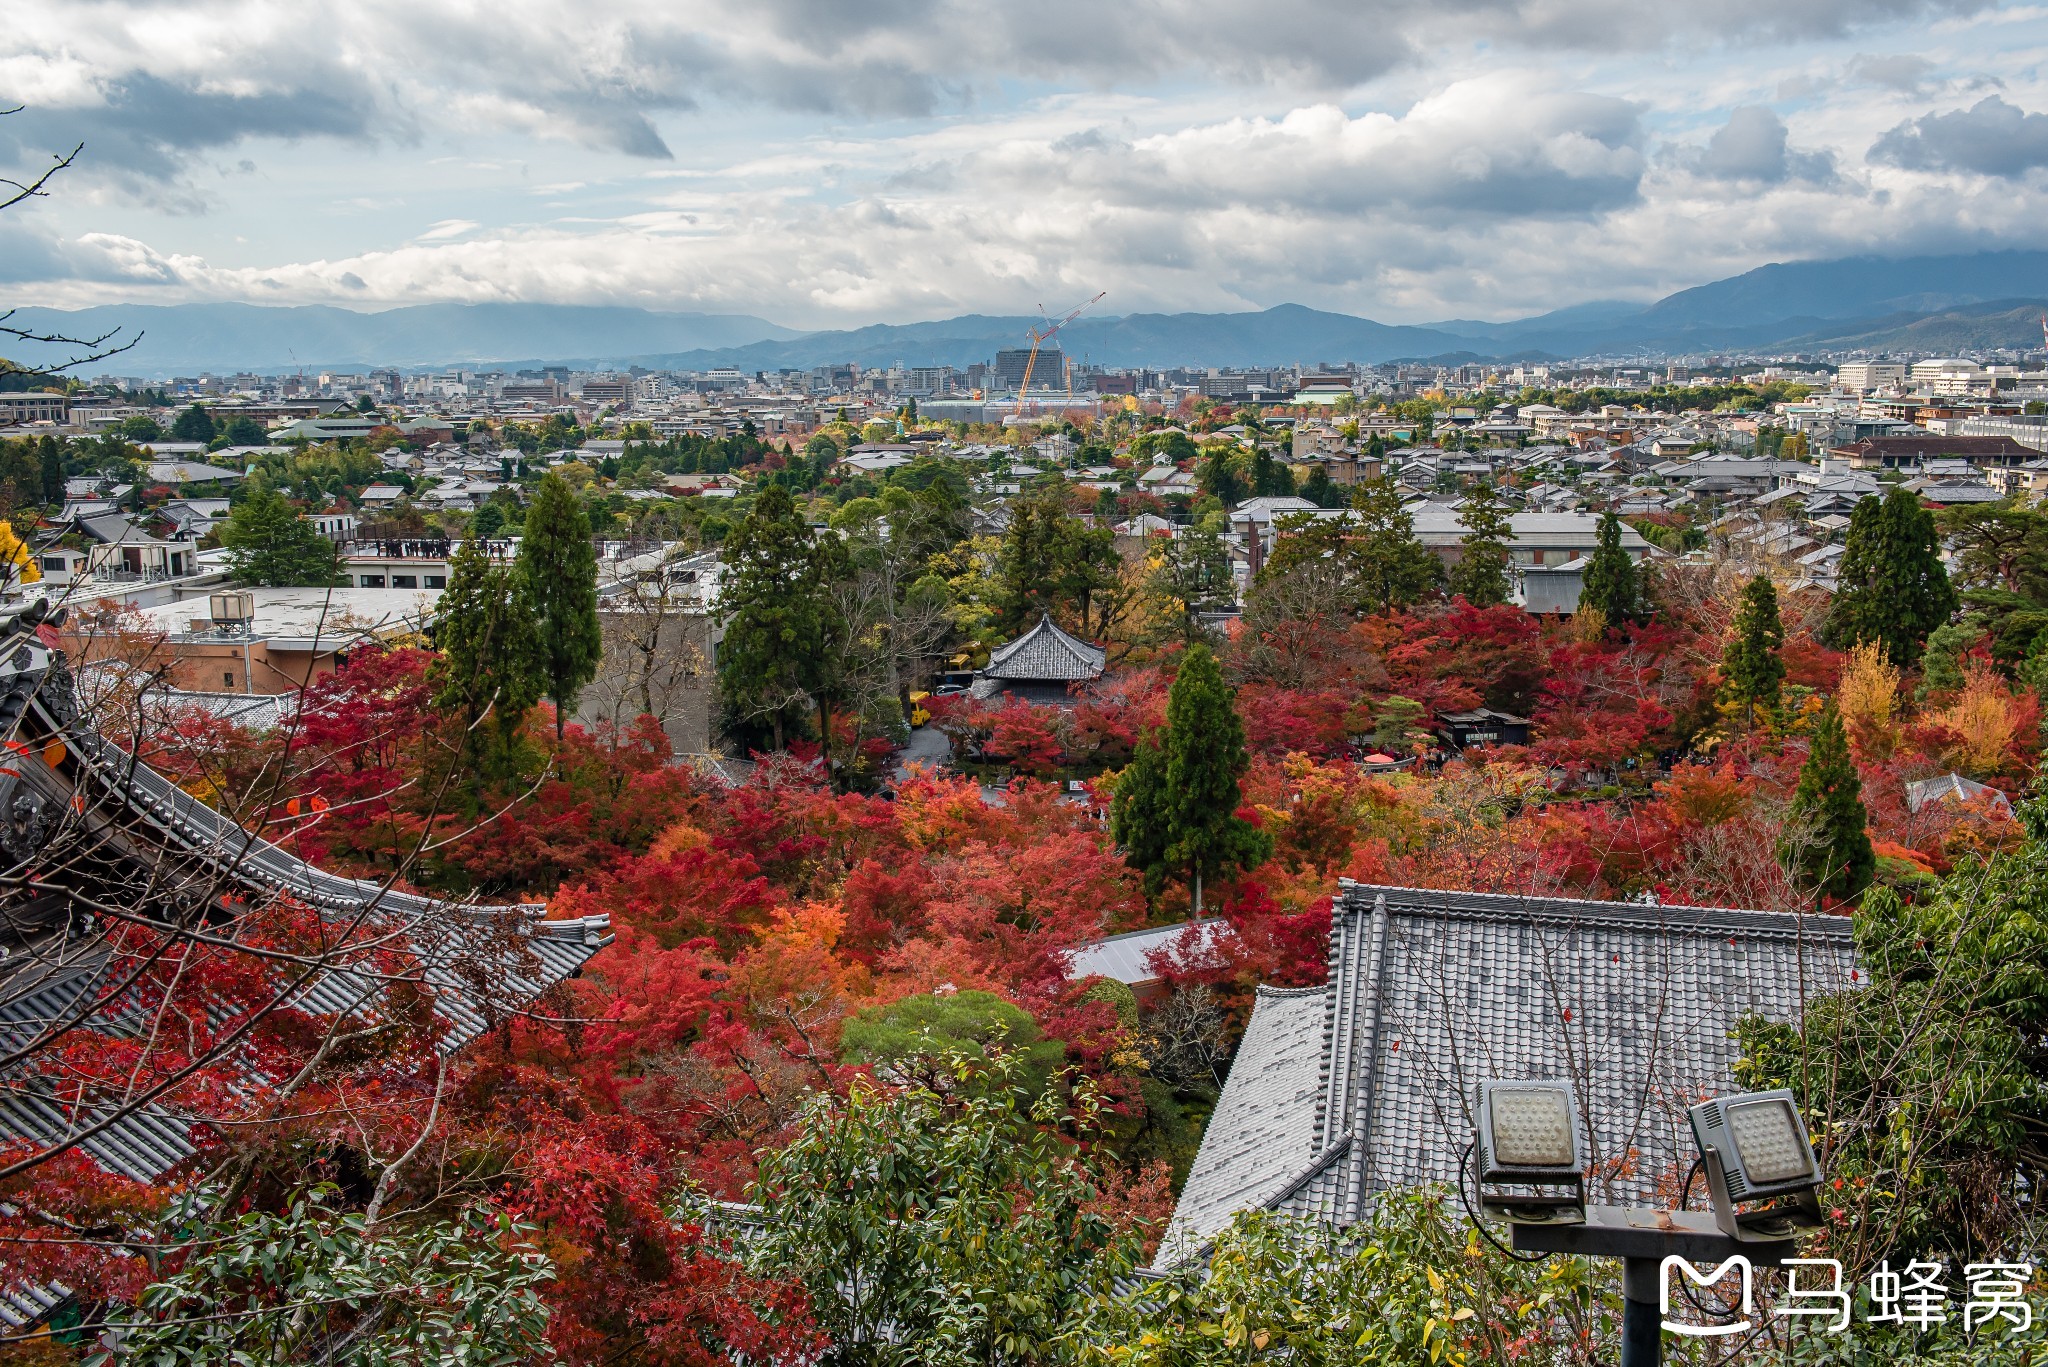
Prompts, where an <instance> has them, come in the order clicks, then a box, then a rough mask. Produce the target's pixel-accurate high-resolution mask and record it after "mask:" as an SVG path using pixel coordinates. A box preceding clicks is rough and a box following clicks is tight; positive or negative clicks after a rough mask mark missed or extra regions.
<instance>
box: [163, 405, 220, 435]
mask: <svg viewBox="0 0 2048 1367" xmlns="http://www.w3.org/2000/svg"><path fill="white" fill-rule="evenodd" d="M215 430H216V429H215V428H214V425H213V414H211V413H209V412H207V411H206V410H205V409H204V408H202V407H200V406H199V405H198V404H196V403H195V404H193V405H192V406H191V407H190V408H188V409H186V410H185V411H184V412H182V413H180V414H179V415H178V420H177V421H176V422H174V423H172V424H171V435H172V436H173V437H176V438H177V439H178V440H179V441H198V442H207V441H212V440H213V436H214V432H215Z"/></svg>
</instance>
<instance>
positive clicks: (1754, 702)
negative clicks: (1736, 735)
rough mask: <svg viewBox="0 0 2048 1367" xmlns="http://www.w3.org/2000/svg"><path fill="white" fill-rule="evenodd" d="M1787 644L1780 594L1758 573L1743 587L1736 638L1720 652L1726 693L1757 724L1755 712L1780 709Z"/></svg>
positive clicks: (1735, 624)
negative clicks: (1782, 656)
mask: <svg viewBox="0 0 2048 1367" xmlns="http://www.w3.org/2000/svg"><path fill="white" fill-rule="evenodd" d="M1784 645H1785V627H1784V624H1783V623H1782V622H1780V621H1779V620H1778V591H1777V589H1776V588H1775V587H1774V586H1773V585H1772V583H1771V577H1770V576H1769V575H1767V574H1759V575H1757V576H1756V577H1755V578H1754V579H1752V580H1750V581H1749V582H1748V583H1747V584H1744V585H1743V586H1742V600H1741V602H1740V603H1738V604H1737V605H1736V608H1735V622H1734V635H1733V636H1731V637H1730V638H1729V640H1728V644H1727V645H1726V646H1725V647H1724V648H1723V649H1722V651H1721V673H1722V675H1723V676H1724V677H1725V679H1726V682H1725V683H1724V684H1723V685H1722V688H1723V691H1724V692H1725V694H1726V696H1727V697H1728V698H1729V700H1730V701H1732V702H1737V703H1740V704H1741V705H1742V708H1743V716H1744V717H1745V719H1746V720H1747V721H1748V723H1749V724H1750V725H1751V726H1754V725H1756V710H1757V708H1758V707H1759V706H1761V707H1762V708H1763V709H1764V710H1765V711H1766V712H1769V711H1773V710H1775V709H1776V708H1777V706H1778V693H1779V689H1780V687H1781V686H1782V685H1783V684H1784V682H1785V661H1784V660H1783V658H1781V657H1780V656H1779V654H1778V652H1779V651H1780V650H1781V649H1783V648H1784Z"/></svg>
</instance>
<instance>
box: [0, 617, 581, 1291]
mask: <svg viewBox="0 0 2048 1367" xmlns="http://www.w3.org/2000/svg"><path fill="white" fill-rule="evenodd" d="M47 612H48V610H47V609H46V608H45V607H44V606H43V605H42V604H40V603H34V604H31V605H29V606H28V607H27V608H24V609H18V610H15V611H13V612H7V613H0V741H5V742H6V743H7V744H8V748H9V750H10V752H11V757H10V759H9V764H8V767H0V818H4V819H0V864H7V865H14V866H16V867H20V866H23V865H24V864H26V863H27V862H28V861H29V860H31V859H33V858H35V857H36V856H37V855H38V854H39V852H42V851H46V850H47V849H49V848H51V842H53V841H54V840H56V839H58V838H59V837H60V836H61V837H63V838H66V839H68V840H70V841H72V842H73V843H74V844H75V845H78V846H79V847H80V848H81V849H84V848H86V847H90V851H91V854H92V858H91V859H77V858H74V859H67V860H65V861H62V862H61V864H60V865H59V866H58V868H57V869H56V870H55V871H49V870H46V871H43V872H42V873H41V874H40V875H39V879H38V885H37V895H35V896H32V897H27V898H23V897H20V896H18V895H17V896H15V897H13V898H9V899H4V900H0V950H4V951H5V952H4V953H0V1053H11V1052H15V1051H18V1050H23V1049H30V1050H33V1049H34V1048H35V1047H36V1046H37V1045H38V1044H39V1042H40V1041H42V1040H43V1039H45V1038H47V1037H49V1036H50V1033H51V1032H53V1031H57V1032H61V1031H63V1030H64V1029H66V1028H68V1027H70V1026H71V1025H72V1024H74V1023H76V1022H80V1021H90V1022H91V1026H92V1028H93V1029H95V1030H103V1031H106V1032H109V1033H115V1034H119V1033H123V1032H124V1030H125V1029H126V1028H127V1025H128V1023H129V1021H130V1017H131V1016H132V1015H133V1014H134V1013H133V1011H132V1009H131V1008H130V1007H129V1006H128V1005H127V1004H126V1003H127V997H126V992H127V989H126V987H125V985H124V982H125V980H123V979H122V975H121V971H120V965H118V964H116V963H115V962H114V958H115V955H114V954H113V952H112V949H111V946H110V944H109V942H108V940H107V938H106V936H105V934H104V929H103V926H102V925H101V921H102V920H103V918H98V917H94V916H91V915H81V914H79V911H78V908H77V907H76V906H74V905H72V904H71V903H70V901H69V899H68V898H67V897H66V896H65V895H64V894H65V893H66V892H67V891H73V892H81V893H86V892H89V893H91V894H92V895H95V896H98V897H103V898H109V899H111V898H113V897H116V896H120V895H122V893H121V888H120V884H119V883H118V882H113V883H109V882H108V879H109V877H110V876H113V875H117V874H118V873H119V871H121V870H124V869H125V870H130V871H132V874H133V884H132V886H133V887H134V888H135V889H137V891H135V892H132V893H130V894H129V895H132V896H135V897H136V898H138V899H141V898H144V897H147V896H149V895H151V892H150V889H151V886H152V885H155V886H154V893H155V895H157V896H158V897H159V899H160V900H161V896H162V893H163V891H164V886H165V885H189V886H191V887H193V888H196V889H199V890H201V891H200V894H199V900H200V901H202V902H211V901H213V900H216V899H218V898H220V897H222V896H223V895H235V896H239V897H241V898H242V899H244V900H246V901H255V900H257V899H263V898H272V897H282V898H285V899H288V900H289V901H291V902H294V903H297V904H299V905H302V906H305V907H308V908H311V909H313V910H315V911H317V912H319V913H321V914H322V915H323V916H326V917H328V918H330V919H331V920H332V921H333V922H334V923H336V924H339V925H353V924H356V923H357V922H359V921H361V920H362V918H363V917H364V916H365V915H366V914H367V915H373V916H375V917H376V918H377V920H376V922H375V923H374V924H376V925H379V926H383V927H391V928H394V929H395V930H396V932H397V933H398V934H399V935H400V936H401V939H400V940H395V941H394V940H384V941H383V951H384V952H386V953H389V952H392V951H397V952H399V953H401V954H403V955H405V956H406V957H407V959H408V960H409V963H410V966H411V969H410V973H409V974H408V976H409V977H411V978H412V980H413V981H416V982H417V984H418V986H419V987H420V988H421V989H423V990H425V991H426V992H427V993H429V994H430V995H431V999H432V1002H433V1010H434V1013H435V1015H436V1016H438V1017H439V1018H440V1031H439V1034H438V1037H437V1039H436V1046H437V1048H438V1049H439V1050H440V1052H442V1053H443V1054H444V1055H446V1054H452V1053H453V1052H455V1051H456V1050H459V1049H461V1048H462V1047H463V1046H464V1045H466V1044H468V1043H469V1042H470V1041H472V1040H474V1039H476V1038H477V1037H478V1036H479V1035H481V1034H483V1033H484V1032H485V1031H487V1030H489V1029H490V1028H492V1027H493V1026H494V1025H495V1024H496V1023H497V1022H499V1021H501V1020H504V1019H505V1018H507V1017H508V1016H510V1015H512V1014H514V1013H516V1012H517V1011H519V1010H521V1009H523V1008H524V1007H526V1006H527V1005H529V1004H530V1003H531V1002H532V1001H533V1000H534V999H535V998H537V997H539V996H540V995H541V994H542V993H543V992H545V991H546V990H547V989H548V988H549V987H551V986H552V985H553V984H555V983H557V982H560V981H561V980H562V979H564V978H568V977H573V976H575V975H576V974H577V973H578V972H579V971H580V970H581V968H582V966H583V964H584V963H585V962H586V961H587V960H588V959H589V958H590V957H591V956H592V955H594V954H596V953H597V952H598V951H599V950H600V949H602V948H603V947H604V946H606V945H608V944H610V943H611V942H612V935H611V927H610V924H609V922H608V920H607V918H605V917H603V916H591V917H583V918H580V919H575V920H559V921H549V920H546V919H544V918H545V915H546V911H547V908H546V907H545V906H543V905H538V904H521V905H506V906H487V905H478V904H474V903H468V902H460V901H452V900H447V899H442V898H434V897H422V896H419V895H416V894H412V893H405V892H399V891H397V890H395V889H393V888H391V887H389V886H387V885H386V884H384V883H382V882H379V881H377V880H374V879H357V878H347V877H343V876H341V875H338V874H334V873H330V872H328V871H326V870H324V869H321V868H318V867H316V866H314V865H312V864H308V863H306V862H305V861H304V860H302V859H300V858H298V857H297V856H295V855H293V854H292V853H290V852H289V851H287V850H285V849H283V848H282V847H280V846H278V845H276V844H273V843H272V842H270V841H268V840H264V839H262V838H261V837H260V836H257V835H255V834H254V833H252V832H250V831H248V830H246V829H245V828H243V827H242V826H241V825H239V824H238V823H237V822H235V821H234V820H232V819H231V818H229V817H227V816H224V815H223V814H221V813H220V812H217V811H215V810H214V809H213V808H212V807H209V806H208V805H207V804H206V803H204V802H202V801H200V800H199V799H198V798H196V797H194V796H192V795H191V794H190V793H188V792H186V791H185V790H184V789H182V788H180V787H179V786H178V785H177V784H175V783H173V782H171V781H170V780H169V779H168V778H166V777H165V776H164V775H162V774H160V773H158V772H157V771H155V770H154V769H152V768H150V767H149V766H148V765H147V764H144V763H142V762H140V761H139V760H137V759H136V758H135V756H134V755H132V754H130V753H129V752H128V751H126V750H124V749H122V748H121V747H119V746H117V745H115V744H114V743H113V742H111V741H109V740H107V739H106V738H105V737H103V736H102V735H100V734H99V732H98V731H97V730H96V729H95V728H94V726H93V725H92V723H91V721H90V719H89V718H86V717H83V716H81V715H80V712H79V703H78V696H77V691H76V689H75V687H74V685H73V681H72V676H71V672H70V670H69V669H68V668H67V667H66V664H65V660H64V656H63V653H62V651H61V650H59V649H58V636H57V633H56V630H55V626H56V623H55V622H52V621H49V620H46V613H47ZM74 870H83V871H82V872H78V873H77V874H76V877H77V878H79V879H88V880H90V879H97V880H98V881H97V882H92V883H90V884H89V885H88V884H85V883H81V884H80V885H79V886H78V887H76V888H72V887H71V885H70V882H69V881H67V882H65V883H64V885H63V886H60V885H59V879H60V877H61V878H65V879H67V880H68V879H70V878H71V871H74ZM179 880H183V884H180V882H179ZM84 905H90V903H89V902H88V903H85V904H84ZM135 905H136V906H138V907H140V906H141V905H142V902H141V901H140V900H138V901H137V903H136V904H135ZM160 910H161V907H159V906H158V905H157V904H155V903H151V904H150V914H156V912H158V911H160ZM354 966H355V959H354V958H353V957H351V958H346V959H344V958H343V957H342V956H341V954H340V952H339V951H337V958H336V961H335V962H334V963H332V964H330V965H328V966H326V967H323V968H320V969H318V971H316V972H314V973H313V974H312V975H311V976H310V977H309V978H307V979H306V980H305V981H304V982H303V983H301V984H299V985H298V987H297V989H296V990H295V991H293V992H292V994H291V995H290V996H289V997H288V998H287V999H286V1000H285V1002H284V1004H285V1005H287V1006H289V1007H291V1008H292V1009H295V1010H298V1011H303V1012H307V1013H310V1014H313V1015H316V1016H318V1015H335V1016H344V1017H351V1016H374V1015H376V1014H377V1013H378V1012H379V1011H380V1010H381V1009H382V1006H383V999H384V993H385V986H386V983H387V982H388V977H387V975H386V974H385V973H381V972H380V973H376V974H370V973H358V972H356V971H353V968H354ZM282 982H283V979H282V978H280V985H282ZM103 1120H104V1121H107V1122H109V1123H105V1124H102V1123H101V1122H102V1121H103ZM204 1123H205V1122H204V1118H203V1117H199V1116H188V1115H185V1114H182V1113H180V1112H179V1111H178V1110H177V1109H176V1108H174V1107H171V1106H168V1105H164V1104H159V1103H155V1102H151V1103H149V1104H146V1105H143V1106H141V1107H137V1108H135V1109H132V1110H125V1111H122V1112H118V1113H115V1112H106V1111H96V1110H95V1109H94V1107H93V1106H92V1104H91V1103H87V1104H85V1105H70V1104H59V1101H58V1099H57V1097H56V1096H54V1095H53V1094H52V1093H51V1092H50V1090H49V1088H48V1086H47V1084H46V1083H44V1082H43V1081H41V1080H39V1079H38V1077H37V1076H36V1075H35V1072H34V1070H33V1069H32V1068H30V1067H29V1066H28V1061H24V1063H23V1064H22V1065H20V1066H19V1067H17V1068H15V1069H13V1070H9V1071H6V1072H0V1142H5V1141H8V1140H25V1141H28V1142H30V1143H33V1144H36V1145H39V1146H42V1145H53V1144H66V1143H75V1144H76V1145H77V1147H79V1148H80V1149H81V1150H83V1151H84V1152H86V1153H88V1154H90V1155H91V1156H92V1157H93V1158H94V1159H95V1160H96V1161H98V1162H99V1163H100V1164H101V1165H102V1166H103V1167H105V1168H106V1169H107V1170H108V1171H110V1172H116V1173H120V1174H122V1175H124V1176H128V1177H132V1178H135V1179H137V1180H141V1181H150V1180H153V1179H155V1178H157V1177H159V1176H161V1175H162V1174H164V1173H165V1172H167V1171H168V1170H169V1169H171V1168H172V1167H174V1166H176V1165H177V1164H178V1163H180V1162H181V1161H183V1160H184V1159H186V1158H188V1157H190V1156H191V1155H192V1154H193V1153H194V1151H195V1142H194V1135H193V1130H194V1128H195V1126H200V1125H203V1124H204ZM28 1290H29V1291H34V1290H35V1289H34V1288H29V1289H28ZM21 1294H25V1293H24V1289H23V1288H21V1287H9V1288H6V1289H5V1290H4V1291H0V1323H16V1322H17V1320H18V1317H19V1315H20V1314H22V1313H24V1311H23V1304H22V1303H19V1299H18V1298H19V1296H20V1295H21Z"/></svg>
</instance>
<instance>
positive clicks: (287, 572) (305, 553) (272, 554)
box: [220, 474, 341, 587]
mask: <svg viewBox="0 0 2048 1367" xmlns="http://www.w3.org/2000/svg"><path fill="white" fill-rule="evenodd" d="M220 543H221V545H223V546H226V547H227V548H228V563H229V565H230V566H232V567H233V569H234V572H235V577H236V578H238V579H241V580H244V581H246V582H248V583H251V584H263V585H270V586H285V585H303V586H310V587H325V586H326V585H329V584H332V583H334V582H335V580H336V579H338V578H339V577H340V574H341V558H340V555H339V554H338V553H337V552H336V550H335V546H334V543H333V542H332V541H329V540H328V539H327V538H326V537H324V536H322V535H320V533H319V532H318V531H317V530H315V529H314V527H313V524H312V523H310V522H308V521H306V519H304V518H303V517H300V516H299V512H298V509H296V508H294V507H292V505H291V503H290V501H289V500H287V499H286V498H285V496H284V495H283V494H281V493H279V492H278V491H277V490H276V489H275V488H273V487H272V486H271V484H270V481H269V480H267V479H265V478H264V477H263V476H262V475H261V474H257V475H252V476H250V478H249V482H248V483H247V484H246V485H244V486H243V489H242V497H241V499H240V501H238V502H237V503H236V504H235V507H234V511H233V512H231V513H230V514H229V515H228V520H227V521H226V522H225V523H223V524H221V529H220Z"/></svg>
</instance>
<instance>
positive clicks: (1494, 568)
mask: <svg viewBox="0 0 2048 1367" xmlns="http://www.w3.org/2000/svg"><path fill="white" fill-rule="evenodd" d="M1458 520H1459V521H1460V522H1463V523H1464V524H1465V542H1464V547H1463V549H1462V550H1461V551H1460V552H1459V556H1458V563H1457V564H1455V565H1453V566H1451V583H1450V589H1451V592H1452V593H1457V594H1463V595H1464V597H1465V601H1466V602H1468V603H1470V604H1472V605H1473V606H1474V607H1482V608H1485V607H1492V606H1493V605H1494V604H1496V603H1505V602H1507V600H1508V590H1509V588H1510V587H1511V585H1510V583H1509V581H1508V566H1509V565H1510V564H1512V563H1513V552H1512V551H1511V550H1510V549H1509V547H1510V545H1511V544H1512V542H1513V541H1514V528H1513V526H1512V524H1510V522H1509V521H1508V510H1507V505H1506V504H1504V503H1502V502H1501V500H1500V496H1499V495H1498V494H1496V493H1494V491H1493V486H1492V485H1490V484H1482V485H1480V486H1479V487H1478V488H1477V489H1474V490H1473V491H1472V495H1471V497H1469V498H1467V499H1466V500H1465V506H1464V507H1462V508H1460V509H1459V510H1458Z"/></svg>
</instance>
